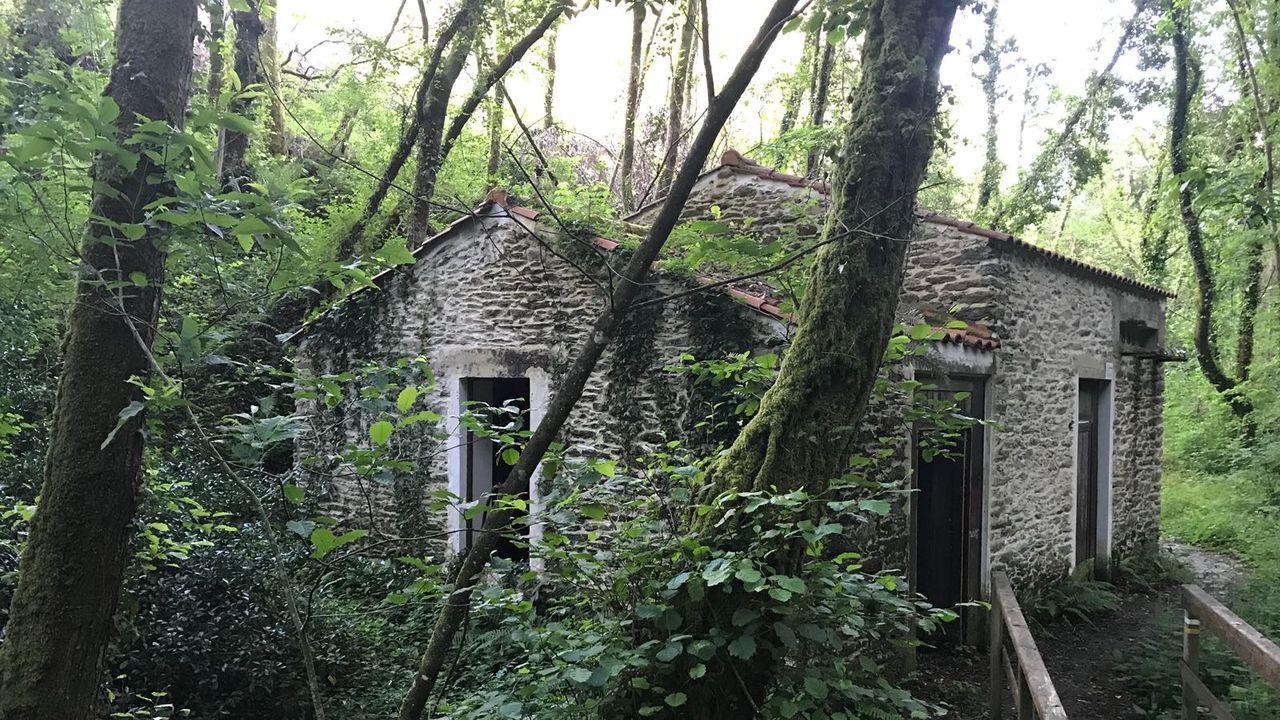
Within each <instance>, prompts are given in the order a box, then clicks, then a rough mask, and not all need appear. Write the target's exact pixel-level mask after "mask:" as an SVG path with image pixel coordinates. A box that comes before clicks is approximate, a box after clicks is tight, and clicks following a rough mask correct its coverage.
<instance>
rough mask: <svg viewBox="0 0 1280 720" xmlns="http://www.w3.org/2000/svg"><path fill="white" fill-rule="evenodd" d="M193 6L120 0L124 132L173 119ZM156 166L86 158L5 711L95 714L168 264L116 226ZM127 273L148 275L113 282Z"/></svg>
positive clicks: (151, 190)
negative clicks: (91, 183)
mask: <svg viewBox="0 0 1280 720" xmlns="http://www.w3.org/2000/svg"><path fill="white" fill-rule="evenodd" d="M196 7H197V0H121V2H120V8H119V20H118V25H117V30H116V46H115V47H116V57H115V65H114V67H113V69H112V71H111V80H110V83H109V84H108V85H107V90H106V94H107V96H108V97H110V98H112V99H113V100H114V101H115V102H116V104H117V105H119V108H120V113H119V116H118V118H117V120H116V126H117V138H118V140H120V141H124V140H125V139H127V138H128V137H129V136H130V135H132V133H133V131H134V129H135V127H136V126H137V124H138V123H139V118H143V119H154V120H159V121H162V122H166V123H169V124H171V125H175V126H181V124H182V121H183V117H184V114H185V111H186V107H187V100H188V95H189V92H190V82H191V60H192V53H191V47H192V44H193V43H194V42H195V33H196V15H197V13H196ZM161 173H162V169H161V168H157V167H155V166H153V165H152V164H151V161H150V160H149V159H148V157H147V156H146V155H145V154H144V155H142V157H141V160H140V162H138V163H137V165H136V167H132V168H130V167H126V166H123V165H121V164H120V163H118V162H117V161H116V160H115V159H114V156H112V155H109V154H101V155H99V156H98V157H97V159H96V160H95V161H94V168H93V174H94V179H95V187H96V188H97V190H96V191H95V193H94V196H93V208H92V214H91V216H90V217H91V218H93V219H92V220H91V221H90V223H89V224H88V226H87V227H86V229H85V234H84V239H83V243H82V246H81V250H80V254H81V259H82V262H81V270H80V277H79V282H78V285H77V290H76V297H75V302H74V303H73V304H72V306H71V310H70V313H69V315H68V318H67V330H66V337H65V340H64V344H63V369H62V375H61V378H60V380H59V387H58V399H57V405H56V408H55V411H54V421H53V428H52V432H51V436H50V439H49V450H48V455H47V458H46V460H45V469H44V485H43V487H42V489H41V493H40V504H39V507H38V509H37V510H36V515H35V518H34V520H33V522H32V526H31V534H30V537H29V540H28V542H27V547H26V550H25V551H24V553H23V557H22V563H21V566H20V572H19V575H18V587H17V591H16V593H15V595H14V598H13V603H12V608H11V610H10V616H9V624H8V626H7V628H6V637H5V641H4V643H3V644H0V720H82V719H83V720H89V719H90V718H94V717H96V715H95V712H94V702H95V697H96V695H97V692H98V683H99V681H100V680H101V676H100V658H101V655H102V651H103V648H104V647H105V646H106V642H107V637H108V634H109V633H110V631H111V617H112V614H113V612H114V611H115V606H116V596H117V595H118V593H119V590H120V579H121V574H122V572H123V570H124V566H125V562H126V560H127V558H128V550H127V548H128V540H129V537H130V535H131V531H132V526H131V523H132V521H133V516H134V510H135V503H136V496H137V492H138V483H139V476H140V469H141V463H142V448H143V437H142V433H141V427H140V424H139V423H140V421H141V418H140V417H138V416H134V417H133V418H131V419H128V420H127V421H126V422H125V423H124V425H123V426H122V427H120V428H118V430H117V431H116V432H115V434H114V436H112V431H113V429H116V425H117V422H118V418H119V416H120V413H121V411H122V410H124V409H125V408H126V407H128V406H129V405H130V403H131V402H134V401H137V400H140V399H141V392H140V391H139V390H138V388H136V387H135V386H133V385H132V384H130V382H129V381H130V379H131V378H134V377H139V376H145V375H146V374H147V373H148V367H149V364H148V357H147V354H148V352H149V346H150V344H151V340H152V336H153V334H154V328H155V326H156V321H157V319H158V316H159V310H160V290H159V288H160V287H161V286H162V285H163V284H164V265H165V257H164V254H163V252H162V251H161V250H160V248H159V246H158V244H157V241H158V238H157V236H156V231H155V230H154V229H153V228H151V227H150V226H147V230H146V232H145V234H144V235H143V236H142V237H140V238H138V239H136V240H128V241H126V240H124V239H123V238H121V237H119V236H118V235H117V231H116V230H115V229H114V228H118V227H120V226H121V225H134V226H139V227H141V226H142V225H141V224H142V223H144V222H145V220H146V213H147V209H146V208H147V206H148V203H150V202H152V201H153V200H156V199H157V198H159V197H162V196H165V195H167V194H169V192H170V184H169V182H168V181H167V180H166V179H165V178H164V177H163V175H162V174H161ZM108 240H110V242H107V241H108ZM130 277H143V278H145V279H146V281H145V283H127V282H126V283H124V284H126V285H127V289H119V288H117V287H115V286H114V283H115V282H116V281H119V280H126V279H127V278H130ZM104 280H105V282H104Z"/></svg>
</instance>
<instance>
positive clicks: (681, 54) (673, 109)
mask: <svg viewBox="0 0 1280 720" xmlns="http://www.w3.org/2000/svg"><path fill="white" fill-rule="evenodd" d="M697 22H698V0H687V1H686V2H685V7H684V22H683V24H682V25H681V26H680V45H679V47H678V48H677V50H676V57H675V63H674V64H673V65H672V70H671V90H670V95H669V96H668V98H667V143H666V145H667V149H666V153H665V154H664V155H663V157H662V171H661V172H660V173H659V174H658V192H660V193H664V192H666V190H667V188H668V187H670V186H671V181H672V179H673V178H674V177H675V173H676V161H677V160H678V159H679V155H680V137H681V135H683V134H684V102H685V93H687V92H688V91H689V75H690V72H689V70H690V66H691V64H692V62H693V57H692V53H693V29H694V27H695V26H696V24H697Z"/></svg>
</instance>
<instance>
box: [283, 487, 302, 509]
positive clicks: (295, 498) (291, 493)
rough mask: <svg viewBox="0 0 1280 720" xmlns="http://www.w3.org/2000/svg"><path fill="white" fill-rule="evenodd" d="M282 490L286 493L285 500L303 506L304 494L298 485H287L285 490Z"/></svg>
mask: <svg viewBox="0 0 1280 720" xmlns="http://www.w3.org/2000/svg"><path fill="white" fill-rule="evenodd" d="M281 490H282V491H283V492H284V499H285V500H288V501H289V502H291V503H293V504H294V505H301V504H302V497H303V494H304V493H303V492H302V488H300V487H298V486H297V485H285V486H284V487H283V488H281Z"/></svg>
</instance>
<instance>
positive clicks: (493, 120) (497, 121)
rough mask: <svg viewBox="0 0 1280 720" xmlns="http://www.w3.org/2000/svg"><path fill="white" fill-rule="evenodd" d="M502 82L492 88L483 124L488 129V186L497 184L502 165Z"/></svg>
mask: <svg viewBox="0 0 1280 720" xmlns="http://www.w3.org/2000/svg"><path fill="white" fill-rule="evenodd" d="M502 102H503V97H502V83H498V86H497V87H495V88H494V89H493V100H491V101H490V102H489V105H488V109H487V110H486V111H485V115H486V117H485V124H486V125H488V129H489V162H488V163H487V164H486V166H485V177H486V178H487V179H488V181H489V187H496V186H497V184H498V168H499V167H500V166H501V165H502Z"/></svg>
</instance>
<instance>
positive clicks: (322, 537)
mask: <svg viewBox="0 0 1280 720" xmlns="http://www.w3.org/2000/svg"><path fill="white" fill-rule="evenodd" d="M367 534H368V532H366V531H364V530H351V531H349V532H345V533H343V534H341V535H334V534H333V531H332V530H330V529H329V528H323V527H318V528H316V529H315V530H313V531H312V532H311V545H312V547H314V548H315V549H314V550H313V551H312V552H311V557H313V558H315V559H316V560H320V559H322V558H324V556H326V555H328V554H329V553H331V552H333V551H334V550H335V549H337V548H339V547H341V546H343V545H346V544H347V543H352V542H355V541H356V540H359V539H360V538H362V537H364V536H365V535H367Z"/></svg>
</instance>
